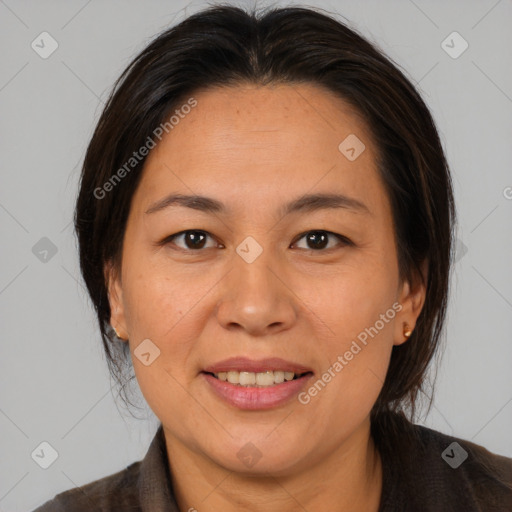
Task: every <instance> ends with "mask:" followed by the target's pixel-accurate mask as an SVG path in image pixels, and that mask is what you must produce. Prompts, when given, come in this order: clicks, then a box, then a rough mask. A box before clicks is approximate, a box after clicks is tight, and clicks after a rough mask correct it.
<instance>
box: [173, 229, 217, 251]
mask: <svg viewBox="0 0 512 512" xmlns="http://www.w3.org/2000/svg"><path fill="white" fill-rule="evenodd" d="M180 238H181V239H182V241H183V244H184V246H180V245H178V244H176V243H175V240H178V239H180ZM207 238H211V237H210V235H209V234H208V233H206V232H205V231H198V230H187V231H182V232H180V233H176V234H175V235H171V236H170V237H167V238H166V239H165V243H174V244H175V245H177V246H178V247H180V248H181V249H185V250H199V249H204V248H205V243H206V240H207ZM207 248H208V247H207Z"/></svg>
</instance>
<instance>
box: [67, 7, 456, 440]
mask: <svg viewBox="0 0 512 512" xmlns="http://www.w3.org/2000/svg"><path fill="white" fill-rule="evenodd" d="M242 83H252V84H257V85H266V84H277V83H283V84H286V83H288V84H297V83H311V84H316V85H318V86H323V87H325V88H327V89H328V90H329V91H332V92H334V93H335V94H337V95H338V96H339V97H340V98H341V99H343V100H344V101H346V102H348V103H349V104H350V105H352V106H353V107H354V108H355V110H356V111H357V112H358V113H359V114H360V115H362V117H363V118H364V119H365V121H366V123H367V125H368V127H369V128H370V130H371V132H372V135H373V138H374V142H375V144H376V147H377V151H378V155H379V158H378V168H379V171H380V174H381V176H382V179H383V182H384V183H385V186H386V189H387V192H388V194H389V198H390V201H391V205H392V213H393V222H394V228H395V236H396V242H397V250H398V263H399V269H400V277H401V278H402V279H411V280H414V279H419V278H421V272H420V265H421V264H422V262H424V261H427V262H428V279H427V292H426V301H425V304H424V307H423V310H422V312H421V314H420V315H419V318H418V321H417V325H416V328H415V330H414V332H413V334H412V336H411V338H410V339H409V340H408V341H407V342H406V343H404V344H402V345H400V346H395V347H393V351H392V355H391V361H390V366H389V370H388V373H387V376H386V380H385V382H384V385H383V388H382V391H381V393H380V395H379V397H378V400H377V402H376V403H375V405H374V407H373V409H372V412H371V419H372V428H374V431H373V434H374V436H375V437H376V438H377V439H378V438H379V437H380V438H382V436H383V431H384V430H383V428H381V429H378V428H377V426H378V425H380V426H384V425H388V423H389V422H390V421H391V420H390V418H392V417H394V416H392V415H391V416H390V414H389V413H390V412H392V413H394V414H396V413H397V412H400V414H401V415H402V416H403V417H405V416H404V412H405V411H407V413H408V415H409V416H410V417H411V419H413V418H414V415H415V408H416V402H417V398H418V396H419V393H420V392H421V391H423V389H424V383H425V381H426V371H427V367H428V365H429V363H430V361H431V359H432V358H433V356H434V354H435V352H436V348H437V347H438V344H439V342H440V339H441V332H442V328H443V325H444V321H445V315H446V308H447V298H448V288H449V278H450V268H451V261H452V258H453V255H452V250H453V249H452V247H453V233H454V223H455V207H454V200H453V195H452V194H453V193H452V183H451V178H450V174H449V170H448V166H447V162H446V160H445V156H444V153H443V149H442V146H441V142H440V140H439V136H438V133H437V130H436V128H435V125H434V121H433V119H432V116H431V114H430V112H429V109H428V108H427V106H426V105H425V103H424V101H423V100H422V98H421V97H420V95H419V94H418V92H417V91H416V89H415V87H414V86H413V85H412V84H411V82H410V81H409V80H408V79H407V78H406V77H405V76H404V74H403V73H402V72H401V71H400V70H399V68H398V66H397V65H396V64H394V63H392V62H391V60H390V59H389V58H387V57H385V56H384V55H383V54H382V52H381V51H380V50H378V49H377V48H376V47H375V46H374V45H373V44H371V43H370V42H368V41H367V40H366V39H365V38H363V37H361V36H360V35H358V34H357V33H356V32H355V31H354V30H353V29H350V28H348V27H347V26H346V25H345V24H344V23H341V22H340V21H337V20H336V19H334V18H333V17H330V16H328V15H325V14H323V13H320V12H318V11H314V10H311V9H309V8H300V7H292V8H269V9H267V10H266V11H264V12H262V13H261V14H257V13H256V12H246V11H244V10H242V9H240V8H237V7H232V6H214V7H210V8H208V9H206V10H203V11H201V12H198V13H196V14H194V15H192V16H190V17H188V18H187V19H185V20H184V21H182V22H181V23H179V24H178V25H177V26H175V27H173V28H170V29H168V30H166V31H165V32H163V33H162V34H160V35H159V36H158V37H157V38H156V39H154V40H153V41H152V42H151V43H150V44H149V46H147V47H146V48H145V49H144V50H143V51H142V52H141V53H140V55H138V56H137V57H136V58H135V59H134V60H133V62H131V64H130V65H129V66H128V67H127V69H126V70H125V71H124V72H123V74H122V75H121V76H120V77H119V79H118V80H117V81H116V83H115V86H114V88H113V91H112V93H111V95H110V97H109V99H108V102H107V104H106V106H105V109H104V111H103V113H102V115H101V118H100V119H99V122H98V125H97V127H96V129H95V131H94V135H93V137H92V140H91V141H90V144H89V147H88V149H87V153H86V156H85V161H84V164H83V170H82V176H81V183H80V191H79V196H78V200H77V204H76V212H75V229H76V233H77V235H78V242H79V251H80V266H81V271H82V274H83V278H84V280H85V283H86V285H87V289H88V291H89V294H90V296H91V299H92V302H93V304H94V307H95V309H96V313H97V317H98V322H99V327H100V330H101V335H102V340H103V344H104V349H105V353H106V356H107V362H108V364H109V369H110V371H111V374H112V375H113V376H115V377H116V379H117V380H118V382H119V383H120V384H121V389H122V390H124V385H125V384H126V382H125V380H124V378H123V367H125V369H126V368H129V367H130V362H129V357H128V350H129V349H128V344H127V343H123V342H121V341H120V340H119V339H117V338H116V337H115V335H113V334H112V330H111V328H110V326H109V322H110V307H109V301H108V295H107V287H106V282H105V278H104V267H105V264H106V262H109V261H110V262H113V263H114V265H115V268H117V269H119V267H120V263H121V252H122V242H123V236H124V231H125V227H126V221H127V217H128V212H129V209H130V203H131V199H132V197H133V195H134V192H135V190H136V187H137V185H138V183H139V180H140V177H141V174H142V172H141V171H142V166H143V164H144V159H142V160H141V161H140V162H138V163H137V165H135V166H134V167H133V169H131V170H130V172H127V173H126V176H125V177H123V179H122V180H121V181H120V182H119V183H116V185H115V187H113V189H112V190H111V191H109V192H108V193H106V194H104V197H101V198H98V197H97V196H98V194H97V193H95V191H97V190H98V189H99V188H101V187H102V186H103V185H104V184H105V183H106V182H107V181H108V180H109V179H111V177H112V176H113V175H114V174H115V173H116V171H117V170H118V169H120V168H121V167H122V166H123V165H124V164H125V163H126V162H127V161H128V160H129V159H130V157H131V156H132V154H133V152H134V151H136V150H138V149H139V148H140V147H142V146H144V144H145V142H146V140H147V138H148V137H150V136H152V133H153V131H154V130H155V128H156V127H157V126H159V125H160V124H161V123H163V122H164V121H165V120H166V119H167V117H168V115H169V113H170V112H171V111H172V110H173V109H175V108H176V107H177V106H179V105H180V103H181V102H182V101H183V99H184V98H187V97H190V96H192V95H193V93H194V91H198V90H199V89H205V88H208V87H213V86H230V85H232V86H236V85H239V84H242ZM132 378H133V375H132ZM125 398H126V397H125ZM431 400H432V397H431ZM125 401H126V400H125ZM430 405H431V403H430ZM430 405H429V407H430ZM373 425H375V427H374V426H373ZM392 428H393V426H392V425H391V424H389V425H388V426H387V427H386V429H387V430H390V429H391V430H392Z"/></svg>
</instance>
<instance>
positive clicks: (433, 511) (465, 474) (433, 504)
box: [33, 421, 512, 512]
mask: <svg viewBox="0 0 512 512" xmlns="http://www.w3.org/2000/svg"><path fill="white" fill-rule="evenodd" d="M403 428H405V429H406V430H407V432H405V431H404V433H406V434H413V436H414V442H413V444H412V445H411V446H410V448H409V449H408V450H407V451H408V457H407V461H409V462H407V463H404V464H401V465H403V466H404V467H401V468H397V467H396V466H397V464H395V465H394V467H392V466H391V464H390V461H389V457H388V456H386V455H385V454H386V453H387V452H386V449H383V450H382V451H381V450H380V449H379V450H380V453H381V457H382V464H383V468H382V469H383V488H382V497H381V504H380V508H379V512H401V511H403V512H459V511H460V512H495V511H496V512H498V511H499V512H506V511H509V512H510V511H512V458H508V457H503V456H500V455H496V454H494V453H491V452H489V451H488V450H486V449H485V448H483V447H482V446H479V445H476V444H474V443H471V442H469V441H465V440H462V439H458V438H455V437H451V436H448V435H446V434H442V433H440V432H437V431H435V430H431V429H429V428H426V427H423V426H420V425H415V424H412V423H410V422H408V421H407V422H404V426H403ZM400 435H402V434H400ZM389 438H392V436H389V437H388V439H389ZM383 439H385V437H383ZM404 439H405V438H404ZM394 446H395V448H394V450H396V444H395V445H394ZM391 449H393V448H392V447H390V450H391ZM404 460H405V459H404ZM413 487H414V488H413ZM198 501H199V500H198ZM193 505H195V507H196V508H197V509H198V510H202V509H204V510H207V509H208V507H207V506H204V507H202V506H201V503H200V502H198V503H195V504H193ZM92 510H94V511H101V512H114V511H115V512H123V511H130V512H187V511H180V510H179V509H178V506H177V504H176V501H175V499H174V495H173V490H172V485H171V479H170V474H169V464H168V459H167V451H166V448H165V438H164V433H163V429H162V425H161V424H160V426H159V428H158V430H157V432H156V434H155V437H154V438H153V440H152V442H151V445H150V447H149V449H148V452H147V454H146V456H145V457H144V459H143V460H141V461H138V462H134V463H133V464H130V465H129V466H127V467H126V469H123V470H122V471H119V472H118V473H114V474H112V475H109V476H106V477H104V478H101V479H99V480H96V481H94V482H91V483H89V484H87V485H84V486H83V487H81V488H74V489H70V490H68V491H64V492H62V493H60V494H58V495H57V496H55V498H53V499H52V500H49V501H47V502H46V503H45V504H44V505H42V506H40V507H39V508H37V509H36V510H34V511H33V512H64V511H65V512H90V511H92Z"/></svg>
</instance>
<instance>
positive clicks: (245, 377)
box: [214, 370, 295, 387]
mask: <svg viewBox="0 0 512 512" xmlns="http://www.w3.org/2000/svg"><path fill="white" fill-rule="evenodd" d="M214 375H215V377H217V378H218V379H219V380H223V381H228V382H229V383H231V384H238V385H240V386H245V387H248V386H252V387H267V386H273V385H274V384H281V383H283V382H284V381H285V380H286V381H289V380H293V378H294V377H295V373H294V372H283V371H280V370H276V371H270V370H269V371H266V372H258V373H255V372H236V371H230V372H219V373H214Z"/></svg>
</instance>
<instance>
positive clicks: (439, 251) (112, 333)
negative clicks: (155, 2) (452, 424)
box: [37, 6, 512, 512]
mask: <svg viewBox="0 0 512 512" xmlns="http://www.w3.org/2000/svg"><path fill="white" fill-rule="evenodd" d="M454 222H455V208H454V201H453V195H452V185H451V178H450V174H449V170H448V167H447V163H446V160H445V157H444V154H443V150H442V147H441V144H440V141H439V137H438V134H437V131H436V128H435V125H434V122H433V120H432V117H431V115H430V113H429V110H428V108H427V107H426V105H425V103H424V102H423V100H422V99H421V98H420V96H419V95H418V93H417V91H416V90H415V89H414V87H413V86H412V85H411V84H410V82H409V81H408V80H407V79H406V78H405V77H404V75H403V74H402V73H401V72H400V71H399V70H398V69H397V68H396V67H395V66H394V65H393V64H392V63H391V62H390V61H389V60H388V59H387V58H386V57H385V56H383V55H382V53H380V52H379V51H378V50H377V49H376V48H374V47H373V46H372V45H371V44H370V43H369V42H367V41H366V40H365V39H363V38H362V37H361V36H359V35H358V34H356V33H355V32H354V31H352V30H350V29H349V28H347V27H346V26H344V25H343V24H341V23H340V22H338V21H336V20H334V19H331V18H330V17H328V16H325V15H323V14H320V13H318V12H315V11H312V10H309V9H302V8H286V9H274V10H269V11H268V12H267V13H266V14H263V15H261V16H256V15H255V14H253V13H246V12H245V11H243V10H241V9H238V8H234V7H229V6H217V7H212V8H210V9H207V10H205V11H202V12H199V13H197V14H195V15H193V16H191V17H189V18H188V19H186V20H184V21H183V22H182V23H180V24H179V25H178V26H176V27H174V28H172V29H170V30H168V31H166V32H164V33H163V34H161V35H160V36H159V37H158V38H156V39H155V40H154V41H153V42H152V43H151V44H150V45H149V46H148V47H147V48H146V49H145V50H144V51H143V52H142V53H141V54H140V55H139V56H138V57H137V58H136V59H135V60H134V61H133V62H132V64H130V66H129V67H128V68H127V70H126V71H125V72H124V73H123V75H122V76H121V77H120V79H119V80H118V82H117V83H116V87H115V88H114V91H113V93H112V95H111V97H110V99H109V101H108V103H107V105H106V107H105V110H104V112H103V114H102V116H101V119H100V120H99V123H98V126H97V128H96V130H95V133H94V135H93V138H92V140H91V142H90V145H89V148H88V151H87V154H86V158H85V162H84V166H83V171H82V179H81V183H80V192H79V197H78V201H77V205H76V214H75V228H76V232H77V235H78V240H79V249H80V262H81V270H82V274H83V277H84V280H85V282H86V284H87V287H88V290H89V293H90V296H91V298H92V301H93V303H94V305H95V308H96V311H97V316H98V321H99V326H100V330H101V333H102V337H103V343H104V347H105V351H106V355H107V358H108V361H109V364H110V367H111V370H112V372H113V374H114V375H115V376H116V377H117V378H118V379H119V382H120V383H121V385H124V380H123V379H124V377H123V363H124V362H125V361H129V360H130V358H129V357H128V352H130V355H131V361H132V362H133V368H134V372H135V376H136V378H137V381H138V384H139V386H140V388H141V391H142V393H143V395H144V397H145V399H146V400H147V402H148V404H149V406H150V407H151V409H152V410H153V411H154V413H155V414H156V416H157V417H158V418H159V419H160V421H161V424H160V427H159V429H158V432H157V433H156V435H155V438H154V439H153V442H152V444H151V446H150V448H149V450H148V453H147V455H146V457H145V458H144V460H142V461H140V462H135V463H133V464H132V465H130V466H128V467H127V468H126V469H124V470H122V471H120V472H118V473H116V474H113V475H110V476H108V477H105V478H102V479H100V480H97V481H95V482H92V483H90V484H88V485H86V486H84V487H82V488H81V489H72V490H69V491H66V492H64V493H61V494H59V495H58V496H56V497H55V498H54V499H53V500H51V501H49V502H47V503H46V504H45V505H43V506H42V507H40V508H39V509H37V510H38V511H39V512H46V511H54V510H55V511H56V510H74V511H75V510H76V511H78V510H104V511H107V510H108V511H113V510H142V511H181V512H184V511H194V510H197V511H199V512H200V511H202V510H209V511H221V510H222V511H225V512H230V511H234V510H237V511H238V510H247V511H260V510H261V511H265V512H268V511H280V512H283V511H296V510H308V511H317V510H329V511H351V512H354V511H356V512H358V511H365V512H368V511H375V512H377V511H380V512H384V511H399V510H407V511H439V510H461V511H465V512H467V511H476V510H485V511H490V510H509V509H510V508H511V507H512V476H511V475H512V459H509V458H506V457H502V456H499V455H496V454H492V453H490V452H489V451H487V450H486V449H485V448H483V447H481V446H478V445H475V444H473V443H471V442H468V441H465V440H462V439H458V438H453V437H450V436H447V435H445V434H442V433H440V432H436V431H434V430H431V429H428V428H425V427H422V426H418V425H415V424H414V423H413V422H412V421H413V418H414V416H415V411H416V406H417V398H418V395H419V393H420V392H421V391H422V384H423V383H424V380H425V375H426V371H427V368H428V365H429V363H430V361H431V359H432V358H433V356H434V354H435V353H436V349H437V348H438V344H439V340H440V338H441V334H442V329H443V325H444V320H445V314H446V308H447V296H448V289H449V276H450V265H451V262H452V258H453V254H452V239H453V232H454ZM123 389H124V388H123Z"/></svg>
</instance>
